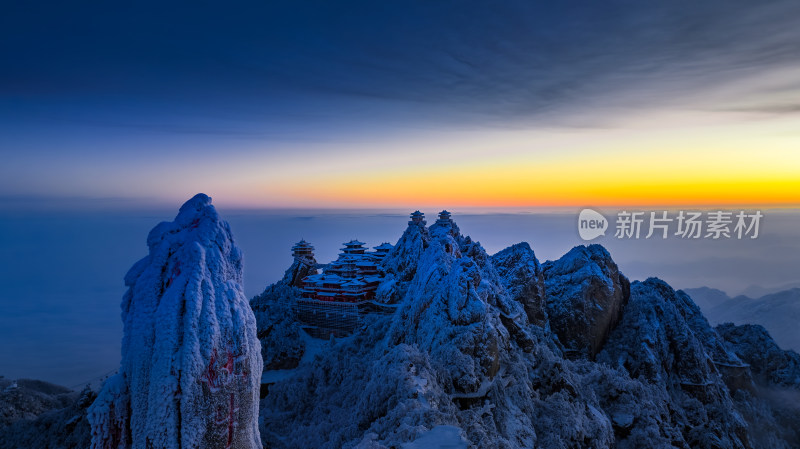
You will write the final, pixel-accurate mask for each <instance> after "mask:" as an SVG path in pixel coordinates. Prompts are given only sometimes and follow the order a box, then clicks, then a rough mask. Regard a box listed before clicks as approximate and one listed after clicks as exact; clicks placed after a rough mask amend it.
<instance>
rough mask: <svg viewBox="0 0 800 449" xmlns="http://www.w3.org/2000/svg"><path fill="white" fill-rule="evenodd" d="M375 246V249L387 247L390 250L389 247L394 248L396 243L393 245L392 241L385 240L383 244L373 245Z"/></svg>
mask: <svg viewBox="0 0 800 449" xmlns="http://www.w3.org/2000/svg"><path fill="white" fill-rule="evenodd" d="M373 248H374V249H386V250H389V249H392V248H394V245H392V244H391V243H389V242H383V243H381V244H380V245H378V246H373Z"/></svg>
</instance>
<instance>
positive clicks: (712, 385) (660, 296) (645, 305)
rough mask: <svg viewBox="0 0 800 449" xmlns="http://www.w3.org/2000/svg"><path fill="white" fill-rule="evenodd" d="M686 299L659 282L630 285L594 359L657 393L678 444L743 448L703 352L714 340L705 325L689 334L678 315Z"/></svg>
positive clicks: (741, 433) (739, 425)
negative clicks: (614, 323)
mask: <svg viewBox="0 0 800 449" xmlns="http://www.w3.org/2000/svg"><path fill="white" fill-rule="evenodd" d="M687 299H688V296H686V295H678V294H677V293H676V292H675V291H674V290H673V289H672V288H671V287H670V286H669V285H667V284H666V283H665V282H664V281H661V280H660V279H655V278H650V279H648V280H646V281H644V282H634V283H633V284H631V297H630V301H629V302H628V305H627V307H626V308H625V313H624V314H623V318H622V320H621V322H620V323H619V325H618V326H617V327H616V329H614V331H613V332H612V333H611V336H610V337H609V340H608V342H607V344H606V345H605V347H604V348H603V351H602V352H601V353H600V354H599V355H598V357H597V359H598V361H600V362H605V363H608V364H609V365H611V366H614V367H619V368H623V369H625V370H626V371H628V373H629V374H630V376H631V377H632V378H639V379H641V380H642V381H643V382H645V383H647V384H650V385H652V386H654V387H656V388H657V389H661V390H662V392H663V394H664V400H665V401H668V403H669V404H670V407H671V408H672V413H671V414H670V416H669V420H668V421H667V423H665V424H666V425H668V426H670V427H673V428H676V429H681V440H682V441H684V442H685V443H684V444H688V445H689V446H691V447H720V448H746V447H749V445H750V440H749V437H748V435H747V424H746V423H745V422H744V419H743V418H742V416H741V415H740V414H739V413H738V412H737V411H736V410H735V408H734V404H733V402H732V400H731V398H730V396H729V391H728V389H727V387H726V385H725V383H724V381H723V379H722V376H721V375H720V374H719V372H718V370H717V369H716V367H715V365H714V360H713V358H712V357H711V355H710V353H713V352H712V351H709V349H708V348H709V345H708V344H707V340H706V339H707V338H709V337H714V338H716V339H719V337H718V336H716V333H714V331H713V329H711V328H710V326H708V323H707V322H703V324H704V327H705V329H702V330H701V331H696V330H693V329H692V326H690V324H689V323H687V320H686V318H685V317H684V315H685V314H686V313H687V312H686V311H684V313H682V312H681V309H682V308H683V307H685V305H686V303H685V300H687ZM692 306H694V305H693V304H692ZM694 307H695V308H696V306H694ZM695 324H697V323H695ZM712 348H713V347H712ZM728 356H729V357H731V358H732V359H731V361H734V362H736V363H738V364H741V361H739V360H738V358H736V357H735V355H733V354H728Z"/></svg>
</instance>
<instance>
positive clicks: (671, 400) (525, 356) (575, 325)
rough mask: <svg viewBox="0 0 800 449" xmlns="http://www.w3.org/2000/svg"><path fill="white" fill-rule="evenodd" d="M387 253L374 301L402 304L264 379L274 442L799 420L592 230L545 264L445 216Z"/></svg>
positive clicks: (693, 312) (744, 432)
mask: <svg viewBox="0 0 800 449" xmlns="http://www.w3.org/2000/svg"><path fill="white" fill-rule="evenodd" d="M382 269H383V271H384V272H385V273H386V277H385V280H384V282H383V283H382V284H381V286H380V287H379V289H378V292H379V300H380V301H383V302H386V303H392V304H395V305H396V307H397V309H396V311H395V312H394V313H393V314H390V315H378V314H372V315H365V316H364V317H363V323H362V326H361V327H360V328H359V329H357V330H356V331H355V332H354V333H353V334H352V335H350V336H348V337H343V338H338V339H335V340H333V339H331V340H329V341H327V342H320V343H319V344H320V345H322V347H321V348H320V349H319V350H318V351H317V352H316V353H315V354H314V355H313V356H312V357H304V360H305V361H304V362H303V363H300V364H298V365H296V367H295V368H294V369H292V370H290V371H285V372H284V374H285V376H282V377H281V378H280V379H279V380H277V381H276V382H275V383H274V384H272V385H271V386H270V389H269V394H268V395H267V396H266V397H265V398H264V399H263V400H262V401H261V412H260V413H261V422H260V425H261V434H262V438H263V440H264V444H265V447H270V448H307V447H315V448H359V449H367V448H370V449H388V448H400V447H422V446H420V445H421V444H423V443H422V442H424V441H430V438H432V435H439V434H447V435H448V438H451V440H449V441H450V443H448V444H452V445H453V446H454V447H459V446H462V445H463V447H475V448H508V449H511V448H529V447H543V448H611V447H614V448H637V447H657V448H690V447H691V448H695V447H699V448H758V447H770V448H772V447H775V448H780V447H785V448H788V447H792V444H793V440H792V438H793V434H792V432H791V430H790V429H791V427H792V426H794V427H795V428H796V427H798V426H800V419H796V420H794V421H793V420H792V419H794V418H789V419H788V420H785V419H784V420H780V419H778V418H777V417H776V415H775V413H773V410H775V409H774V406H773V405H772V404H771V403H769V402H767V401H765V400H762V399H761V398H760V397H758V382H757V381H755V380H754V377H753V376H754V375H753V373H751V371H750V366H751V365H750V362H748V361H745V360H743V358H744V357H743V356H742V355H740V354H739V353H738V352H737V351H736V350H734V349H732V347H731V343H730V342H729V341H728V340H727V339H726V338H723V337H722V336H721V335H720V333H718V331H717V330H715V329H713V328H712V327H711V326H710V325H709V324H708V322H707V321H706V320H705V318H704V317H703V316H702V314H701V313H700V311H699V309H698V308H697V307H696V306H695V305H694V303H692V301H691V299H690V298H689V297H688V296H687V295H685V294H684V293H682V292H676V291H674V290H673V289H672V288H671V287H670V286H669V285H667V284H666V283H664V282H663V281H660V280H658V279H648V280H647V281H644V282H634V283H633V284H631V283H629V282H628V280H627V278H625V276H624V275H622V274H621V273H620V272H619V269H618V267H617V266H616V264H615V263H614V262H613V260H612V259H611V256H610V255H609V254H608V252H607V251H606V250H605V249H604V248H602V247H600V246H598V245H591V246H588V247H583V246H581V247H577V248H574V249H573V250H571V251H570V252H569V253H568V254H567V255H565V256H564V257H563V258H561V259H559V260H557V261H553V262H547V263H545V264H540V263H539V261H538V260H537V259H536V257H535V255H534V253H533V251H532V250H531V249H530V247H529V246H528V245H527V244H518V245H514V246H512V247H510V248H507V249H505V250H503V251H500V252H499V253H497V254H495V255H494V256H489V255H488V254H487V253H486V252H485V251H484V249H483V248H482V247H481V245H480V244H479V243H477V242H475V241H473V240H472V239H471V238H470V237H467V236H463V235H462V234H461V233H460V231H459V229H458V227H457V226H456V224H455V223H454V222H453V221H452V220H449V219H447V220H445V219H440V220H438V221H437V222H436V223H435V224H433V225H431V226H430V227H427V226H425V224H424V223H422V222H414V223H410V224H409V227H408V228H407V229H406V231H405V232H404V234H403V235H402V236H401V238H400V239H399V241H398V243H397V245H396V246H395V247H394V249H393V250H392V252H391V253H390V254H389V255H388V256H387V257H386V259H384V262H383V265H382ZM282 282H283V281H282ZM280 285H281V283H280V282H279V283H278V284H276V285H275V286H271V287H269V288H268V289H267V292H265V294H266V293H269V294H266V295H262V296H261V297H259V298H260V299H259V301H260V302H263V301H265V300H269V299H270V298H271V299H272V300H276V299H277V298H279V297H280V295H276V294H275V292H276V291H277V290H276V289H277V288H279V287H278V286H280ZM281 288H283V287H281ZM282 291H283V292H287V295H288V296H287V297H286V298H288V299H291V297H292V295H298V294H299V293H298V292H296V291H294V292H293V291H292V290H287V289H284V290H282ZM255 302H256V301H255V299H254V303H255ZM260 316H264V317H266V316H268V315H260ZM260 326H264V327H267V326H268V324H267V323H264V324H260ZM299 332H301V333H302V331H299ZM276 335H277V334H276ZM292 335H294V334H292ZM767 338H768V337H767ZM301 340H303V338H300V337H296V336H290V338H284V339H283V341H279V342H272V343H269V344H270V345H277V346H280V345H284V346H286V345H291V343H287V342H292V341H301ZM769 341H771V340H758V343H757V345H761V346H765V347H767V346H769V343H768V342H769ZM773 344H774V343H773ZM774 356H775V357H778V354H777V353H775V355H774ZM791 363H792V362H787V364H789V365H791ZM778 371H780V370H778ZM789 372H793V371H791V370H789ZM426 447H427V446H426ZM434 447H435V446H434Z"/></svg>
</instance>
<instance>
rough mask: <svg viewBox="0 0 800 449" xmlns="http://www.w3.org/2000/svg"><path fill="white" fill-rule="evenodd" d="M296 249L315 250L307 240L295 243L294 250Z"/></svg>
mask: <svg viewBox="0 0 800 449" xmlns="http://www.w3.org/2000/svg"><path fill="white" fill-rule="evenodd" d="M295 248H311V249H314V247H313V246H311V244H310V243H308V242H306V241H305V240H300V241H299V242H297V243H295V244H294V246H292V249H295Z"/></svg>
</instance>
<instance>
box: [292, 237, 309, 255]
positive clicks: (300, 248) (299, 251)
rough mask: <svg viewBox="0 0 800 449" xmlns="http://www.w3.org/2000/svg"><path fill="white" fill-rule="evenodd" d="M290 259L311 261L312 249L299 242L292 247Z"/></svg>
mask: <svg viewBox="0 0 800 449" xmlns="http://www.w3.org/2000/svg"><path fill="white" fill-rule="evenodd" d="M292 257H294V258H295V259H304V260H306V259H312V258H314V247H313V246H311V244H310V243H308V242H306V241H305V240H300V241H299V242H297V243H295V244H294V246H293V247H292Z"/></svg>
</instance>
